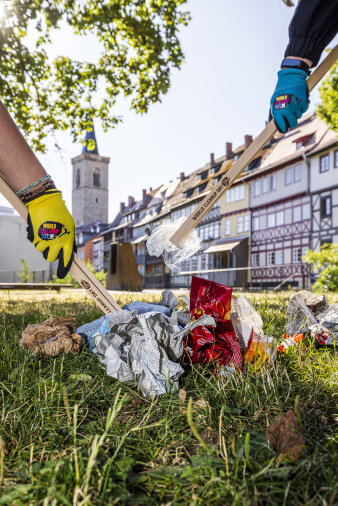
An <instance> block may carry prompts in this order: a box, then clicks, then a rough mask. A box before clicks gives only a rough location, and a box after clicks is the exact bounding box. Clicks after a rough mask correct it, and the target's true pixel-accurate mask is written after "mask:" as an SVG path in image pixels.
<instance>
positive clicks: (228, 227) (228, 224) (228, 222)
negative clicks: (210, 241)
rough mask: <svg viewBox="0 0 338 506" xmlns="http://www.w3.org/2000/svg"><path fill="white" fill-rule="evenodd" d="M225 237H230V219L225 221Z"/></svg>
mask: <svg viewBox="0 0 338 506" xmlns="http://www.w3.org/2000/svg"><path fill="white" fill-rule="evenodd" d="M224 235H230V218H228V219H227V220H225V230H224Z"/></svg>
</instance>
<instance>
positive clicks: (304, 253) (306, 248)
mask: <svg viewBox="0 0 338 506" xmlns="http://www.w3.org/2000/svg"><path fill="white" fill-rule="evenodd" d="M308 249H309V248H308V247H307V246H303V247H302V258H303V257H305V255H306V253H307V250H308Z"/></svg>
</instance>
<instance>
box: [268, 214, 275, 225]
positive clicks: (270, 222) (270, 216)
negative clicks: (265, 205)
mask: <svg viewBox="0 0 338 506" xmlns="http://www.w3.org/2000/svg"><path fill="white" fill-rule="evenodd" d="M275 224H276V215H275V214H268V228H271V227H274V226H275Z"/></svg>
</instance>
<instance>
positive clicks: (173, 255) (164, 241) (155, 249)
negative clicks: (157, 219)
mask: <svg viewBox="0 0 338 506" xmlns="http://www.w3.org/2000/svg"><path fill="white" fill-rule="evenodd" d="M185 220H186V218H185V217H184V216H182V217H181V218H179V219H178V220H176V221H170V220H168V221H167V222H165V223H162V225H159V226H158V227H157V228H155V229H154V230H153V231H152V234H151V236H150V237H149V239H148V240H147V250H148V253H149V255H153V256H155V257H159V256H161V255H162V256H163V260H164V263H165V264H166V265H167V266H168V267H169V269H171V270H172V271H173V272H179V271H180V268H181V263H182V262H183V260H185V259H186V258H189V257H191V256H192V255H194V254H195V253H197V251H198V250H199V249H200V247H201V239H200V238H199V237H198V234H197V231H196V230H193V231H192V232H191V233H190V234H189V235H188V237H187V238H186V239H185V240H184V241H183V242H182V244H181V245H180V246H175V245H174V244H173V243H172V242H170V238H171V237H172V235H173V234H174V233H175V232H176V231H177V229H178V228H179V227H180V226H181V225H183V223H184V222H185Z"/></svg>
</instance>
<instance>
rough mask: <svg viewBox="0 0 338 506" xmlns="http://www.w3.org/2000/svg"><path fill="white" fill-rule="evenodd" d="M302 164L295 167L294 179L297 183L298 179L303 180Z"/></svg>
mask: <svg viewBox="0 0 338 506" xmlns="http://www.w3.org/2000/svg"><path fill="white" fill-rule="evenodd" d="M301 175H302V173H301V166H300V164H298V165H295V166H294V168H293V180H294V182H295V183H297V182H298V181H300V180H301Z"/></svg>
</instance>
